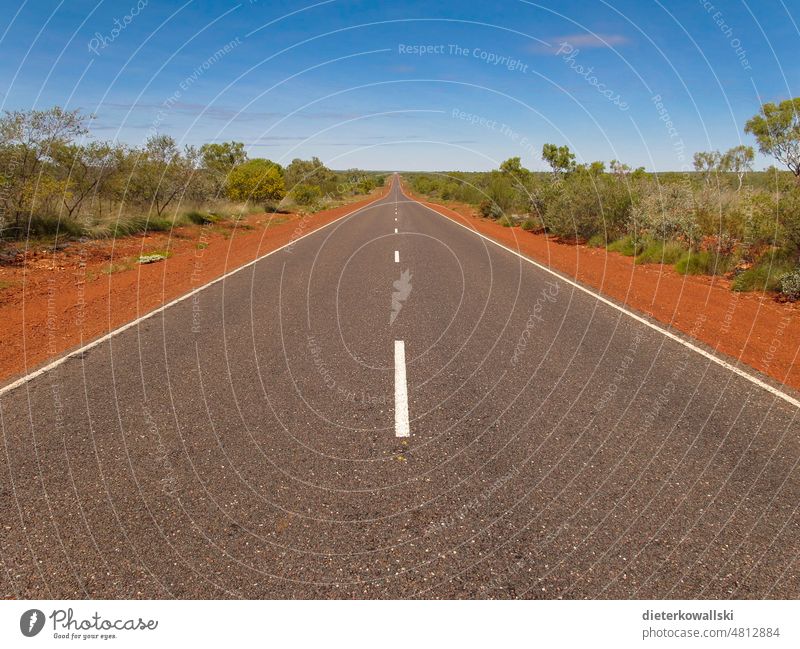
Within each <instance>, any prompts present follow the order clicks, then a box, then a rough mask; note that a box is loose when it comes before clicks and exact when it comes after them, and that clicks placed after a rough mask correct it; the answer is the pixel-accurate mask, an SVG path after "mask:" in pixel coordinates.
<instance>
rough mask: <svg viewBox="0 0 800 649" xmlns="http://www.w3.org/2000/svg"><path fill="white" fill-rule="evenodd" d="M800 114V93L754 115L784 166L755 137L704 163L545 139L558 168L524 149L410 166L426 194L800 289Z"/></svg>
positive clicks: (754, 281) (744, 284)
mask: <svg viewBox="0 0 800 649" xmlns="http://www.w3.org/2000/svg"><path fill="white" fill-rule="evenodd" d="M799 115H800V98H798V99H793V100H787V101H784V102H782V103H781V104H778V105H776V104H764V106H763V107H762V109H761V111H760V112H759V114H758V115H756V116H754V117H753V118H752V119H751V120H749V121H748V122H747V124H746V127H745V130H746V132H747V133H750V134H752V135H753V136H754V137H755V139H756V143H757V146H758V148H759V149H760V151H761V152H762V153H764V154H766V155H770V156H772V157H774V158H775V160H776V161H777V162H778V163H779V164H780V165H781V167H782V168H783V169H784V170H781V169H779V168H777V167H774V166H773V167H770V168H769V169H767V170H766V171H762V172H754V171H753V170H752V164H753V160H754V157H755V151H754V150H753V148H752V147H749V146H745V145H740V146H737V147H734V148H733V149H731V150H729V151H727V152H724V153H720V152H718V151H711V152H698V153H697V154H695V156H694V171H688V172H685V173H684V172H670V173H659V174H654V173H647V172H646V171H645V170H644V169H643V168H640V169H631V168H630V167H629V166H627V165H625V164H623V163H621V162H619V161H617V160H612V161H611V162H610V163H609V164H608V165H606V164H605V163H604V162H591V163H588V164H578V163H577V162H576V159H575V155H574V154H573V153H572V152H571V151H570V150H569V148H568V147H566V146H556V145H554V144H545V145H544V146H543V147H542V159H543V160H544V161H545V162H546V163H547V165H548V166H549V167H550V172H532V171H529V170H528V169H526V168H525V167H524V166H523V165H522V161H521V159H520V158H518V157H517V158H510V159H508V160H506V161H504V162H503V163H502V164H501V165H500V167H499V169H496V170H493V171H489V172H480V173H471V172H453V173H435V174H434V173H415V174H405V177H406V179H407V180H408V182H409V183H410V185H411V188H412V189H413V190H414V191H415V192H417V193H419V194H424V195H426V196H429V197H430V198H432V199H434V200H438V201H444V202H447V201H456V202H463V203H468V204H472V205H474V206H475V207H477V209H478V211H479V212H480V214H481V215H482V216H484V217H486V218H490V219H494V220H496V221H497V222H498V223H500V224H502V225H504V226H509V227H510V226H520V227H521V228H522V229H524V230H527V231H531V232H540V233H547V234H549V235H552V236H554V237H556V238H558V239H559V240H561V241H564V242H571V243H585V244H588V245H590V246H597V247H600V246H604V247H607V248H608V249H609V250H611V251H615V252H619V253H621V254H624V255H629V256H632V257H635V259H636V262H637V263H656V264H666V265H670V266H674V268H675V269H676V270H677V271H678V272H680V273H684V274H699V275H724V276H726V277H728V278H730V279H731V280H732V288H733V290H737V291H749V290H764V291H775V292H777V293H778V294H779V295H780V296H781V297H782V298H783V299H787V300H798V299H800V117H799ZM787 168H788V171H787V170H786V169H787Z"/></svg>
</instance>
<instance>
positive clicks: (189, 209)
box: [0, 107, 385, 261]
mask: <svg viewBox="0 0 800 649" xmlns="http://www.w3.org/2000/svg"><path fill="white" fill-rule="evenodd" d="M89 121H90V118H89V117H88V116H86V115H83V114H82V113H81V112H80V111H77V110H75V111H65V110H63V109H62V108H59V107H53V108H50V109H48V110H41V111H39V110H31V111H22V112H20V111H15V112H8V111H6V112H5V114H4V115H3V116H2V117H0V251H1V250H2V247H6V248H9V247H14V246H15V245H16V244H15V242H17V241H20V240H29V239H37V240H44V241H51V240H53V241H58V242H62V241H65V240H69V239H77V238H81V237H87V238H103V237H120V236H129V235H134V234H138V233H143V232H157V231H168V230H171V229H172V228H174V227H177V226H183V225H192V224H194V225H207V224H217V223H222V222H226V223H227V224H228V225H235V224H237V222H238V221H239V220H240V219H241V218H242V217H243V216H245V215H246V214H249V213H254V212H265V211H266V212H273V213H274V212H280V213H290V212H298V211H302V212H314V211H318V210H321V209H327V208H329V207H334V206H336V205H339V204H341V203H342V202H345V201H346V200H348V199H350V198H351V197H353V196H357V195H360V194H368V193H369V192H370V191H372V190H373V189H375V188H376V187H379V186H381V185H383V184H384V181H385V178H384V177H383V176H382V175H380V174H376V173H372V172H364V171H359V170H357V169H350V170H348V171H340V172H337V171H333V170H331V169H328V168H327V167H325V165H323V164H322V162H321V161H320V160H319V159H318V158H312V159H311V160H300V159H295V160H293V161H292V162H291V163H290V164H289V165H288V166H286V167H283V166H281V165H279V164H277V163H276V162H273V161H271V160H266V159H263V158H249V157H248V155H247V152H246V150H245V147H244V144H242V143H241V142H223V143H210V144H204V145H203V146H200V147H194V146H186V147H183V148H180V147H179V146H178V145H177V143H176V142H175V140H173V139H172V138H171V137H169V136H167V135H158V134H154V135H152V136H151V137H149V138H148V139H147V141H146V142H145V143H144V144H143V145H142V146H138V147H136V146H127V145H124V144H120V143H117V142H100V141H96V140H92V139H91V138H90V137H89V129H88V124H89ZM2 258H3V257H2V255H0V261H2Z"/></svg>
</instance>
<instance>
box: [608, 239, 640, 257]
mask: <svg viewBox="0 0 800 649" xmlns="http://www.w3.org/2000/svg"><path fill="white" fill-rule="evenodd" d="M642 248H643V243H642V242H641V241H635V240H634V239H633V237H622V239H617V240H616V241H613V242H611V243H610V244H608V250H609V251H610V252H618V253H620V254H622V255H626V256H627V257H635V256H636V255H638V254H639V253H640V252H642Z"/></svg>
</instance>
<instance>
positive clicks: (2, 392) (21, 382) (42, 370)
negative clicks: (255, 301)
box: [0, 196, 386, 397]
mask: <svg viewBox="0 0 800 649" xmlns="http://www.w3.org/2000/svg"><path fill="white" fill-rule="evenodd" d="M384 198H386V197H385V196H379V197H378V198H376V199H375V200H374V201H372V202H370V203H367V204H366V205H364V206H363V207H359V208H358V209H357V210H353V211H352V212H348V213H347V214H343V215H342V216H340V217H339V218H338V219H334V220H333V221H331V222H330V223H326V224H325V225H322V226H320V227H318V228H316V229H315V230H312V231H311V232H306V233H305V234H304V235H302V236H299V237H297V238H296V239H292V240H291V241H289V242H288V243H285V244H283V245H282V246H281V247H280V248H275V250H270V251H269V252H268V253H265V254H263V255H261V256H260V257H258V258H256V259H254V260H253V261H250V262H248V263H246V264H245V265H244V266H239V267H238V268H235V269H233V270H232V271H230V272H228V273H225V274H224V275H221V276H219V277H217V279H214V280H211V281H210V282H209V283H208V284H204V285H203V286H199V287H197V288H196V289H194V290H193V291H189V292H188V293H186V294H184V295H182V296H180V297H178V298H176V299H174V300H172V301H171V302H167V303H166V304H162V305H161V306H160V307H158V308H157V309H154V310H153V311H150V312H149V313H146V314H145V315H143V316H141V317H139V318H136V320H132V321H131V322H129V323H127V324H124V325H122V326H121V327H118V328H117V329H114V330H113V331H109V332H108V333H107V334H105V335H103V336H101V337H100V338H97V339H96V340H93V341H92V342H90V343H87V344H86V345H83V346H82V347H79V348H78V349H73V350H72V351H69V352H67V353H66V354H64V355H63V356H61V357H59V358H57V359H55V360H54V361H51V362H50V363H48V364H47V365H45V366H44V367H40V368H39V369H38V370H35V371H33V372H31V373H30V374H26V375H25V376H23V377H21V378H19V379H17V380H16V381H14V382H13V383H9V384H8V385H6V386H5V387H2V388H0V397H2V396H3V395H5V394H6V393H8V392H11V391H12V390H14V389H15V388H18V387H20V386H21V385H25V384H26V383H27V382H28V381H31V380H32V379H35V378H36V377H38V376H41V375H42V374H45V373H47V372H49V371H50V370H52V369H55V368H56V367H58V366H59V365H62V364H64V363H66V362H67V361H68V360H69V359H70V358H73V357H75V356H79V355H80V354H82V353H83V352H86V351H89V350H90V349H92V348H94V347H97V346H98V345H100V344H102V343H104V342H106V341H107V340H111V339H112V338H113V337H114V336H116V335H118V334H121V333H122V332H123V331H126V330H128V329H130V328H132V327H135V326H136V325H138V324H139V323H141V322H144V321H145V320H147V319H149V318H152V317H153V316H154V315H158V314H159V313H161V312H162V311H166V310H167V309H169V308H170V307H172V306H175V305H176V304H180V303H181V302H183V301H184V300H188V299H189V298H190V297H192V296H193V295H197V294H198V293H199V292H200V291H204V290H205V289H207V288H209V287H211V286H213V285H214V284H216V283H218V282H221V281H223V280H224V279H227V278H228V277H230V276H231V275H235V274H236V273H238V272H240V271H243V270H244V269H245V268H250V266H253V265H255V264H257V263H258V262H260V261H261V260H263V259H265V258H267V257H269V256H270V255H274V254H275V253H276V252H280V251H281V250H283V249H284V248H287V247H288V246H291V245H294V244H295V243H297V242H298V241H300V240H302V239H305V238H306V237H310V236H311V235H312V234H316V233H317V232H321V231H322V230H324V229H325V228H327V227H330V226H331V225H333V224H334V223H338V222H339V221H341V220H342V219H346V218H347V217H349V216H354V215H356V214H358V213H359V212H361V211H362V210H365V209H367V208H369V207H372V206H374V205H375V203H377V202H378V201H381V200H383V199H384Z"/></svg>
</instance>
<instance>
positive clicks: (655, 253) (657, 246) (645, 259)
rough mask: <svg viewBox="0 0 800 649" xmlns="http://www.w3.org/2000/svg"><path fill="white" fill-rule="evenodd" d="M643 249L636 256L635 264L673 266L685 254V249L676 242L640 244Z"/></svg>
mask: <svg viewBox="0 0 800 649" xmlns="http://www.w3.org/2000/svg"><path fill="white" fill-rule="evenodd" d="M642 245H643V246H644V249H643V250H642V251H641V252H640V253H639V254H638V255H637V257H636V263H637V264H669V265H672V264H675V263H677V262H678V261H679V260H680V259H681V257H683V256H684V255H685V254H686V247H685V246H683V245H681V244H680V243H678V242H676V241H650V242H649V243H644V242H643V243H642Z"/></svg>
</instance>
